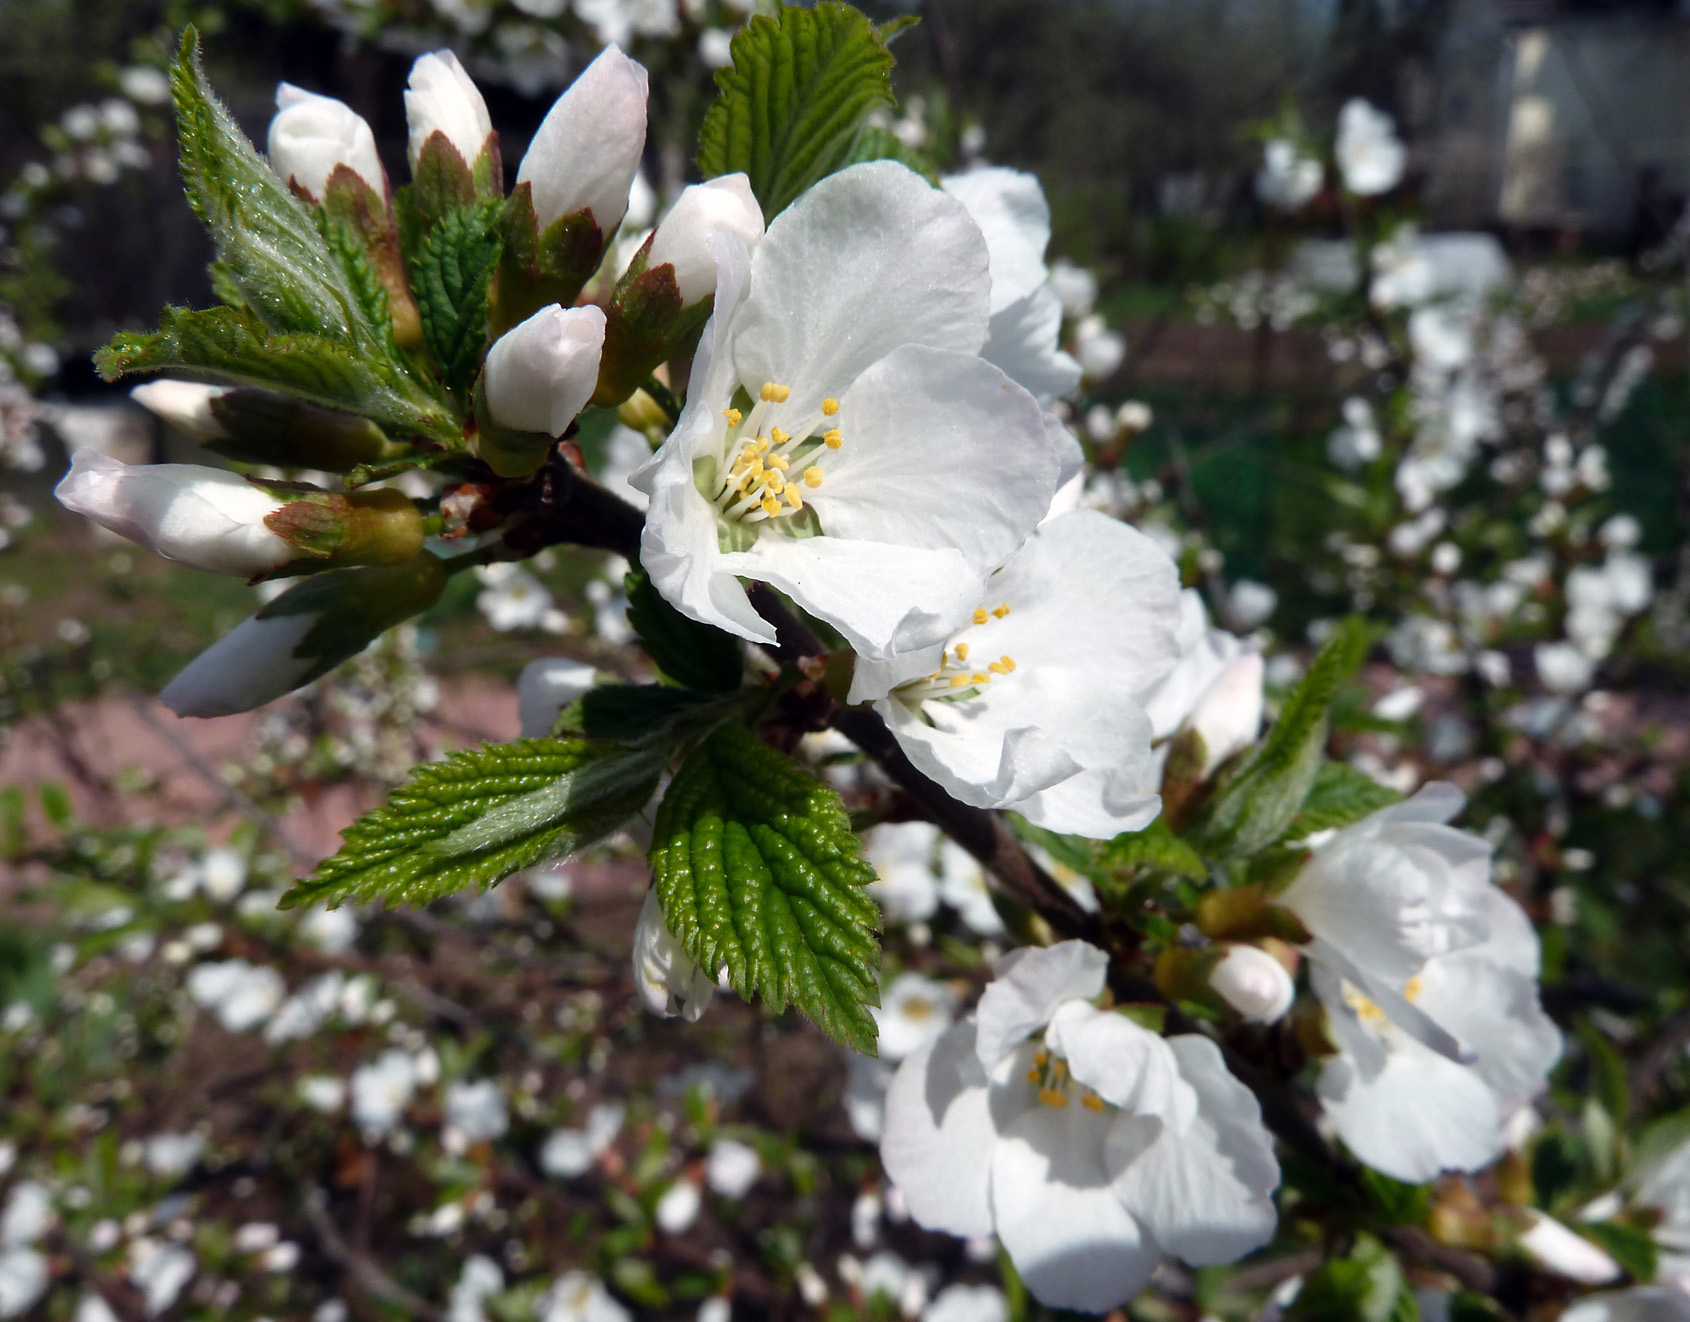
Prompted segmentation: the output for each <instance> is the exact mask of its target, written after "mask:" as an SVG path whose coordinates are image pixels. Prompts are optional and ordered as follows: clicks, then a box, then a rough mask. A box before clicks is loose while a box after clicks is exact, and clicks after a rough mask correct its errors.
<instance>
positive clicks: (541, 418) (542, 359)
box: [483, 304, 604, 436]
mask: <svg viewBox="0 0 1690 1322" xmlns="http://www.w3.org/2000/svg"><path fill="white" fill-rule="evenodd" d="M603 348H604V313H603V312H602V311H601V310H600V309H598V308H596V307H592V306H588V307H581V308H561V307H558V306H557V305H556V304H552V305H551V306H549V307H544V308H541V309H540V310H539V311H538V312H536V313H535V314H534V315H533V316H532V317H530V318H528V320H527V321H525V322H523V323H522V324H521V325H520V326H517V327H515V328H514V329H512V330H510V331H508V332H506V333H505V334H504V335H501V336H500V337H499V339H498V340H497V341H495V343H494V345H493V347H492V348H491V349H489V350H488V351H487V369H486V375H485V377H484V378H483V389H484V391H485V393H486V399H487V412H488V414H489V416H490V417H491V418H492V420H493V422H494V423H496V424H497V425H498V426H500V427H505V428H509V429H510V430H512V431H517V432H532V433H540V434H543V435H546V436H562V435H563V433H564V432H565V431H566V430H568V427H569V424H570V423H571V422H573V421H574V420H575V415H576V414H578V413H580V412H581V410H582V409H583V408H585V407H586V405H587V401H588V400H589V399H590V398H591V397H592V394H593V387H594V385H595V384H597V382H598V374H599V354H600V353H601V351H602V350H603Z"/></svg>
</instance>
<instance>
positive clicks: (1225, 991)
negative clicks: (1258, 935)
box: [1209, 946, 1297, 1024]
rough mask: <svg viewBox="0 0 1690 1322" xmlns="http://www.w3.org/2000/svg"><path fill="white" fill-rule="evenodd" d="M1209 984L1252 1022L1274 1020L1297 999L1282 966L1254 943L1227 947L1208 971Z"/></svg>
mask: <svg viewBox="0 0 1690 1322" xmlns="http://www.w3.org/2000/svg"><path fill="white" fill-rule="evenodd" d="M1209 986H1210V988H1211V989H1212V990H1213V991H1214V992H1215V994H1216V995H1217V996H1219V997H1220V998H1221V999H1222V1000H1223V1001H1225V1002H1226V1003H1227V1004H1228V1005H1230V1006H1231V1007H1232V1008H1233V1009H1234V1010H1237V1011H1238V1013H1239V1014H1241V1015H1243V1016H1244V1018H1245V1020H1246V1021H1247V1022H1249V1023H1252V1024H1271V1023H1273V1022H1274V1021H1275V1020H1277V1019H1279V1018H1281V1017H1282V1016H1283V1015H1284V1014H1285V1012H1286V1011H1287V1010H1289V1009H1290V1008H1291V1002H1292V1001H1294V1000H1295V999H1296V998H1297V988H1296V986H1295V984H1293V983H1292V981H1291V975H1290V974H1289V973H1287V972H1286V971H1285V965H1283V964H1281V963H1280V962H1279V961H1278V960H1277V959H1275V958H1274V957H1273V956H1272V955H1270V954H1268V953H1267V951H1265V950H1262V949H1260V948H1259V947H1257V946H1228V947H1227V948H1226V953H1225V954H1224V955H1222V956H1221V959H1220V962H1219V963H1218V964H1216V965H1215V967H1214V968H1213V969H1212V970H1211V971H1210V973H1209Z"/></svg>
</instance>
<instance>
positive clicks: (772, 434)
mask: <svg viewBox="0 0 1690 1322" xmlns="http://www.w3.org/2000/svg"><path fill="white" fill-rule="evenodd" d="M769 439H770V440H771V441H773V442H774V443H775V444H776V445H785V444H786V442H787V440H788V439H789V437H788V436H787V434H786V433H785V432H783V431H782V430H781V429H780V428H779V427H770V428H769Z"/></svg>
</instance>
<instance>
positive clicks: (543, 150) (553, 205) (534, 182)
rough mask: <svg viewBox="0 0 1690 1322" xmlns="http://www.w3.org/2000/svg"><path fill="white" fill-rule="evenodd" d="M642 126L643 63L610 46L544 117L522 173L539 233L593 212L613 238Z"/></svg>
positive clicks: (625, 203)
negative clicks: (563, 220) (555, 223)
mask: <svg viewBox="0 0 1690 1322" xmlns="http://www.w3.org/2000/svg"><path fill="white" fill-rule="evenodd" d="M645 123H646V71H645V68H644V66H643V65H640V64H638V63H636V62H635V61H633V60H630V59H629V58H628V57H627V56H626V55H624V54H623V53H622V52H621V51H620V50H619V49H618V48H617V47H615V46H606V47H605V48H604V50H602V51H601V52H599V56H598V58H597V59H595V60H594V61H593V62H592V63H591V64H589V65H588V66H587V67H586V68H585V69H583V70H582V71H581V76H580V77H579V78H577V79H576V80H575V81H574V82H573V83H571V84H570V85H569V87H568V89H567V90H566V91H565V92H564V94H563V95H562V96H560V97H558V99H557V100H556V102H554V103H553V105H552V108H551V109H550V110H549V111H547V112H546V117H545V119H544V120H542V121H541V122H540V127H539V129H537V130H536V131H535V134H534V140H533V142H531V143H530V144H529V145H528V154H527V155H526V156H524V157H523V158H522V164H521V166H519V167H518V169H517V172H516V182H517V184H518V185H521V184H527V185H528V186H529V188H530V190H531V192H532V197H533V202H534V216H535V219H536V220H537V221H538V222H539V228H540V231H541V232H542V233H544V232H545V230H546V228H547V227H548V226H549V225H550V224H551V223H552V222H553V221H555V220H557V219H558V218H559V217H560V216H572V215H574V214H575V213H576V212H578V211H589V212H591V213H592V216H593V221H594V223H595V224H596V225H597V226H598V228H599V232H600V233H601V234H602V235H603V236H604V237H605V239H606V240H607V241H608V240H609V238H610V236H611V235H612V234H614V233H615V232H616V229H617V226H619V225H620V224H621V223H622V216H623V214H624V213H625V212H626V211H627V209H628V192H629V190H630V189H631V188H632V187H633V183H634V175H635V173H636V172H637V171H638V170H639V168H640V156H641V154H642V153H643V152H644V151H645Z"/></svg>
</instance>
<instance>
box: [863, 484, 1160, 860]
mask: <svg viewBox="0 0 1690 1322" xmlns="http://www.w3.org/2000/svg"><path fill="white" fill-rule="evenodd" d="M1178 618H1179V579H1178V574H1177V572H1176V571H1175V569H1174V565H1173V562H1172V561H1171V560H1169V559H1168V557H1167V556H1166V555H1165V554H1164V553H1163V552H1162V551H1161V550H1160V549H1159V548H1158V547H1157V546H1156V545H1155V543H1153V542H1152V541H1151V540H1150V539H1149V538H1148V537H1146V536H1144V535H1143V534H1142V533H1140V532H1139V531H1138V530H1137V529H1134V528H1130V527H1128V526H1127V525H1125V524H1122V523H1118V522H1116V521H1115V520H1113V519H1111V518H1109V517H1107V516H1106V515H1102V514H1098V513H1096V512H1095V511H1092V510H1076V511H1075V512H1073V513H1071V514H1066V515H1063V516H1062V517H1061V518H1058V519H1054V520H1052V521H1051V522H1049V523H1047V524H1045V525H1043V526H1042V527H1041V528H1040V529H1039V530H1038V531H1037V532H1036V533H1035V534H1034V535H1033V536H1032V537H1031V538H1029V539H1028V541H1027V543H1026V545H1025V546H1023V547H1022V548H1021V550H1019V551H1018V552H1016V554H1015V555H1014V556H1013V557H1011V558H1010V560H1009V563H1008V564H1006V565H1005V566H1004V567H1003V569H1001V570H1000V571H999V572H998V573H997V574H996V575H995V576H994V577H993V578H992V579H991V581H990V582H989V583H988V584H987V585H986V591H985V595H984V597H983V599H982V604H981V605H980V606H978V607H977V608H976V610H975V611H974V614H973V617H972V619H971V621H970V622H969V623H968V624H967V625H966V626H964V627H963V628H962V629H961V630H959V631H958V632H957V633H955V634H954V635H952V636H951V637H950V638H949V639H948V640H946V641H945V642H943V643H941V644H937V645H935V646H934V647H930V648H927V649H924V650H922V651H919V652H912V653H908V654H904V655H900V656H895V657H892V658H890V659H889V660H886V661H883V662H876V661H861V660H860V661H859V662H858V664H857V669H856V674H855V677H854V679H853V681H852V686H851V692H850V700H851V701H853V702H862V701H872V702H873V703H874V707H875V710H876V711H877V712H879V713H880V715H881V716H882V717H884V718H885V720H886V723H887V725H888V726H889V727H890V728H891V730H892V733H893V735H894V736H895V737H896V738H897V740H898V743H899V744H900V746H902V748H903V750H904V752H905V753H906V754H907V755H908V756H909V758H910V760H911V761H912V762H914V763H915V765H916V766H917V767H919V768H920V769H921V771H922V772H923V773H925V774H926V775H928V776H930V777H932V778H933V779H934V780H936V781H937V782H938V783H939V784H941V785H943V786H944V787H945V788H946V789H947V790H948V791H949V792H950V793H952V794H953V795H955V796H956V797H958V798H960V799H961V800H962V801H963V802H965V803H970V804H974V805H976V806H978V807H985V808H1004V807H1008V808H1013V809H1014V810H1015V811H1017V812H1020V813H1022V814H1024V815H1025V816H1026V817H1027V818H1028V819H1029V820H1031V821H1033V822H1035V823H1037V824H1038V825H1040V826H1045V827H1048V828H1049V829H1051V830H1053V831H1064V832H1072V833H1076V834H1082V835H1090V836H1096V837H1099V838H1111V837H1113V836H1115V835H1117V834H1119V833H1120V832H1122V831H1132V830H1138V829H1139V828H1141V827H1143V826H1145V825H1146V824H1148V823H1149V822H1150V821H1151V820H1152V819H1153V818H1154V817H1155V815H1156V813H1157V812H1158V811H1159V809H1160V800H1159V799H1158V798H1157V797H1156V796H1155V795H1154V794H1147V793H1145V792H1144V791H1143V790H1142V789H1141V786H1143V785H1144V784H1145V783H1146V782H1147V780H1148V778H1149V776H1150V767H1151V761H1152V756H1151V748H1150V742H1151V734H1152V727H1151V719H1150V716H1149V715H1148V714H1147V712H1146V710H1145V703H1146V700H1147V698H1148V696H1149V694H1150V692H1151V691H1152V690H1153V689H1154V687H1155V686H1156V685H1157V684H1158V683H1159V682H1160V681H1161V680H1163V679H1164V677H1165V676H1166V675H1167V674H1168V672H1169V671H1170V670H1171V669H1172V668H1173V665H1174V662H1175V660H1176V656H1177V653H1176V651H1175V634H1174V628H1175V624H1176V622H1177V620H1178Z"/></svg>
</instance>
